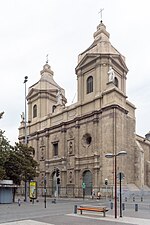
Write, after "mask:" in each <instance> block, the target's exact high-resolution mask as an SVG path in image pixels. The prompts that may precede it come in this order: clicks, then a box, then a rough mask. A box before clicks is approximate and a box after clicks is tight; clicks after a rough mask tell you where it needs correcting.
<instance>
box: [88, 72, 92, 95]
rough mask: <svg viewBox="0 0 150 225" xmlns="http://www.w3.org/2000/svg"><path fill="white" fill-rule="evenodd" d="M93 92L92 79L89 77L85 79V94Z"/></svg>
mask: <svg viewBox="0 0 150 225" xmlns="http://www.w3.org/2000/svg"><path fill="white" fill-rule="evenodd" d="M91 92H93V77H92V76H90V77H88V78H87V94H89V93H91Z"/></svg>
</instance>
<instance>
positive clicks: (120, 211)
mask: <svg viewBox="0 0 150 225" xmlns="http://www.w3.org/2000/svg"><path fill="white" fill-rule="evenodd" d="M119 182H120V217H122V193H121V172H120V173H119Z"/></svg>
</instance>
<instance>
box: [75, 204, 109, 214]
mask: <svg viewBox="0 0 150 225" xmlns="http://www.w3.org/2000/svg"><path fill="white" fill-rule="evenodd" d="M77 210H79V211H80V213H81V214H82V211H92V212H102V213H103V216H104V217H105V215H106V212H107V211H108V208H107V207H106V206H93V205H81V206H80V207H78V208H77Z"/></svg>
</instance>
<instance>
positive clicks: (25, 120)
mask: <svg viewBox="0 0 150 225" xmlns="http://www.w3.org/2000/svg"><path fill="white" fill-rule="evenodd" d="M27 81H28V77H27V76H25V77H24V84H25V105H24V106H25V109H24V110H25V112H24V129H25V141H24V143H25V144H27V104H26V95H27V94H26V92H27V90H26V89H27V87H26V83H27Z"/></svg>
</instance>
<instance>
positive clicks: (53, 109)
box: [52, 105, 56, 113]
mask: <svg viewBox="0 0 150 225" xmlns="http://www.w3.org/2000/svg"><path fill="white" fill-rule="evenodd" d="M55 109H56V105H53V106H52V113H53V112H55Z"/></svg>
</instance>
